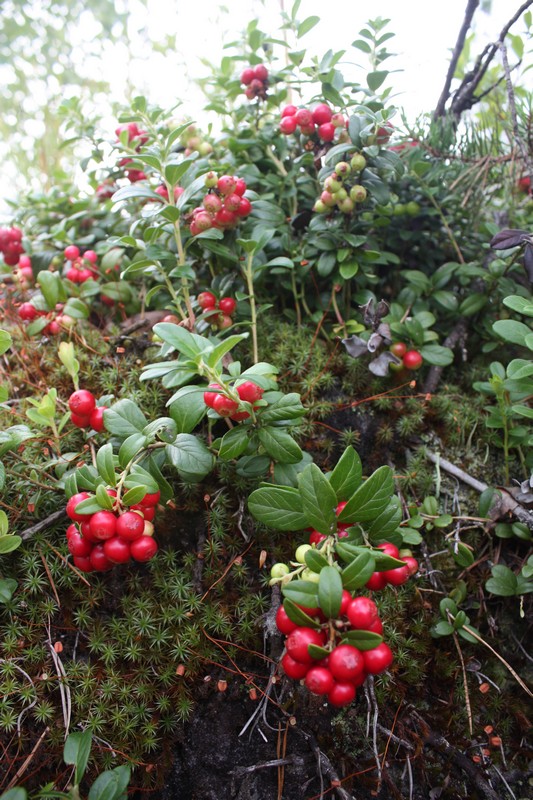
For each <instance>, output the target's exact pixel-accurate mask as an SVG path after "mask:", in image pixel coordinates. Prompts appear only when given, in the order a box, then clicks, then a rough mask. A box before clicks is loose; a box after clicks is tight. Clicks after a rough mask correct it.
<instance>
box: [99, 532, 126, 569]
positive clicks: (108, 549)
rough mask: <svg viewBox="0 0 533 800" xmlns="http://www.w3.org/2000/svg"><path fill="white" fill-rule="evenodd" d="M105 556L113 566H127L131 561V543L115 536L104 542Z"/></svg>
mask: <svg viewBox="0 0 533 800" xmlns="http://www.w3.org/2000/svg"><path fill="white" fill-rule="evenodd" d="M104 554H105V556H106V558H108V559H109V561H112V562H113V564H126V563H127V562H128V561H129V560H130V545H129V542H127V541H125V540H124V539H121V538H119V537H118V536H113V538H112V539H108V540H107V541H106V542H104Z"/></svg>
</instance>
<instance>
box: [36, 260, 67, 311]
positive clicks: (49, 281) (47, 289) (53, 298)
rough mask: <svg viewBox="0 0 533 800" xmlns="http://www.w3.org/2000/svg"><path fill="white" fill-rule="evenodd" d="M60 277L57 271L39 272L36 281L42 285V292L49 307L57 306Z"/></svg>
mask: <svg viewBox="0 0 533 800" xmlns="http://www.w3.org/2000/svg"><path fill="white" fill-rule="evenodd" d="M60 280H61V279H60V277H59V275H57V274H56V273H55V272H48V271H47V270H42V271H41V272H39V273H38V274H37V278H36V281H37V283H38V284H39V286H40V287H41V292H42V293H43V297H44V299H45V300H46V305H47V306H48V308H49V309H53V308H55V307H56V303H58V301H59V295H60Z"/></svg>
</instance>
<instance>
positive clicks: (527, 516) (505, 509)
mask: <svg viewBox="0 0 533 800" xmlns="http://www.w3.org/2000/svg"><path fill="white" fill-rule="evenodd" d="M426 458H427V459H428V461H431V463H432V464H437V462H438V464H439V467H440V468H441V469H443V470H444V471H445V472H448V473H449V474H450V475H453V476H454V477H455V478H459V480H460V481H462V482H463V483H466V484H467V485H468V486H471V487H472V488H473V489H475V490H476V491H477V492H479V493H481V492H484V491H485V489H488V488H489V486H488V484H487V483H484V482H483V481H478V480H477V478H473V477H472V476H471V475H469V474H468V473H467V472H465V471H464V470H462V469H461V468H460V467H456V466H455V464H452V463H451V461H447V460H446V459H445V458H441V457H440V455H437V454H435V453H432V452H431V451H429V450H426ZM498 491H499V493H500V495H501V497H500V500H499V502H498V504H497V506H496V507H495V508H493V509H491V519H498V518H499V517H502V516H505V514H514V516H515V517H516V518H517V519H519V520H520V522H523V523H524V525H527V526H528V528H529V529H530V530H533V514H532V513H531V512H530V511H528V510H527V509H525V508H524V507H523V506H522V505H521V504H520V503H519V502H518V501H517V500H515V498H514V497H513V496H512V494H510V493H509V492H508V491H506V490H505V489H502V488H499V489H498Z"/></svg>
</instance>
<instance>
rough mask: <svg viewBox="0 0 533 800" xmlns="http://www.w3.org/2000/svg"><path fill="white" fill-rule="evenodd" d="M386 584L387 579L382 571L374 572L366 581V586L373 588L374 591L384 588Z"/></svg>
mask: <svg viewBox="0 0 533 800" xmlns="http://www.w3.org/2000/svg"><path fill="white" fill-rule="evenodd" d="M386 585H387V580H386V578H384V577H383V573H382V572H374V573H373V574H372V575H371V576H370V578H369V579H368V580H367V582H366V583H365V586H366V588H367V589H371V590H372V591H373V592H379V590H380V589H384V588H385V586H386Z"/></svg>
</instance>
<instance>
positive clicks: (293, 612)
mask: <svg viewBox="0 0 533 800" xmlns="http://www.w3.org/2000/svg"><path fill="white" fill-rule="evenodd" d="M283 608H284V609H285V611H286V612H287V616H288V618H289V619H290V620H291V622H294V623H296V625H302V626H303V627H304V628H320V622H317V621H316V620H314V619H313V618H312V617H310V616H309V615H308V614H306V613H305V611H302V609H301V608H300V607H299V606H297V605H296V603H294V602H293V601H292V600H291V599H290V598H289V597H286V598H285V600H284V601H283Z"/></svg>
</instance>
